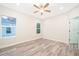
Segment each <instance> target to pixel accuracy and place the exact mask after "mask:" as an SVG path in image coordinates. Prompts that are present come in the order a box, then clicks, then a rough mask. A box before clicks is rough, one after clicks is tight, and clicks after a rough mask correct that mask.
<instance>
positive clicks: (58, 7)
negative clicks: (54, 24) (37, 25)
mask: <svg viewBox="0 0 79 59" xmlns="http://www.w3.org/2000/svg"><path fill="white" fill-rule="evenodd" d="M0 5H2V6H5V7H8V8H11V9H14V10H16V11H19V12H21V13H24V14H26V15H31V16H34V17H37V18H41V19H46V18H48V17H53V16H56V15H60V14H62V13H65V12H67V11H69V10H71V9H73V8H75V7H76V6H78V5H79V4H78V3H51V4H49V6H48V9H49V10H51V12H50V13H47V12H44V14H43V15H41V14H40V13H33V12H34V11H36V10H37V8H35V7H34V6H33V4H32V3H20V4H16V3H2V4H0ZM36 5H38V6H39V5H40V4H36Z"/></svg>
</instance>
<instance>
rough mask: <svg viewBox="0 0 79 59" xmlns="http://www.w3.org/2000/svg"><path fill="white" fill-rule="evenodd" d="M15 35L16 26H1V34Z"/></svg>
mask: <svg viewBox="0 0 79 59" xmlns="http://www.w3.org/2000/svg"><path fill="white" fill-rule="evenodd" d="M15 35H16V27H2V36H3V37H8V36H15Z"/></svg>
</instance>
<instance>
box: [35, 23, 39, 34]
mask: <svg viewBox="0 0 79 59" xmlns="http://www.w3.org/2000/svg"><path fill="white" fill-rule="evenodd" d="M36 31H37V34H39V33H40V23H37V28H36Z"/></svg>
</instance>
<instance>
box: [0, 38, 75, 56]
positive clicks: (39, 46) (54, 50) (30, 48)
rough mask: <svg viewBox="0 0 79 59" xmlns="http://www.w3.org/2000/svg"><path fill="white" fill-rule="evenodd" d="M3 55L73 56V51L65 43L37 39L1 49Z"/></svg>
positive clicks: (0, 52) (0, 53)
mask: <svg viewBox="0 0 79 59" xmlns="http://www.w3.org/2000/svg"><path fill="white" fill-rule="evenodd" d="M0 55H1V56H72V55H74V53H73V51H71V50H70V49H69V46H68V45H67V44H65V43H61V42H57V41H56V42H55V41H53V40H47V39H37V40H32V41H29V42H25V43H22V44H18V45H15V46H12V47H8V48H4V49H2V50H1V49H0Z"/></svg>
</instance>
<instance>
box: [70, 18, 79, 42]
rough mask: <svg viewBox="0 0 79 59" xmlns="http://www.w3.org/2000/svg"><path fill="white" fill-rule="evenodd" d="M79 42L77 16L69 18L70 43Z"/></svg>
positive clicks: (78, 19)
mask: <svg viewBox="0 0 79 59" xmlns="http://www.w3.org/2000/svg"><path fill="white" fill-rule="evenodd" d="M78 42H79V17H75V18H73V19H71V20H70V43H78Z"/></svg>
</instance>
